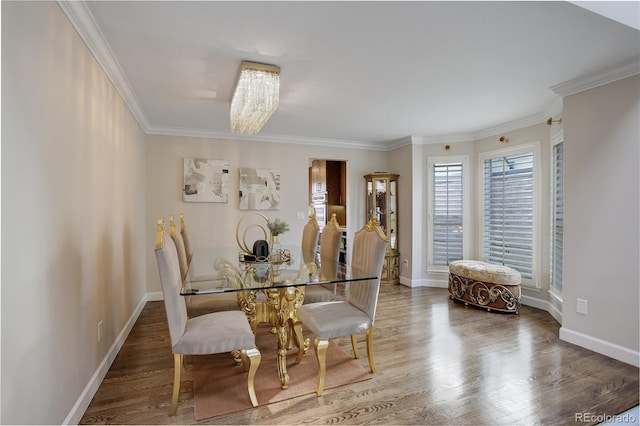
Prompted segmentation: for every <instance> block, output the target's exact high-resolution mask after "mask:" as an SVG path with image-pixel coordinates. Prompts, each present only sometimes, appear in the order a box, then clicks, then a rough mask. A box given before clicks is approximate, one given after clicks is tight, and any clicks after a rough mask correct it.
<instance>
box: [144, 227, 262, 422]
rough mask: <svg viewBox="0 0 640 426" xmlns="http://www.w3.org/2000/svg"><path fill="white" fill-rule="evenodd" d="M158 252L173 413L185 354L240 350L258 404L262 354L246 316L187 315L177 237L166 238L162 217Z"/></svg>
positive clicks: (233, 313) (236, 313)
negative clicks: (171, 361) (171, 367)
mask: <svg viewBox="0 0 640 426" xmlns="http://www.w3.org/2000/svg"><path fill="white" fill-rule="evenodd" d="M155 253H156V260H157V262H158V270H159V272H160V282H161V283H162V295H163V298H164V306H165V311H166V315H167V322H168V323H169V335H170V337H171V351H172V352H173V359H174V376H173V394H172V397H171V406H170V407H169V415H173V414H175V412H176V408H177V406H178V396H179V394H180V376H181V373H182V365H183V359H184V355H209V354H217V353H226V352H232V351H236V350H237V351H240V355H241V359H242V364H243V366H244V368H245V370H246V371H247V372H248V375H247V388H248V391H249V398H250V400H251V404H252V405H253V406H254V407H255V406H257V405H258V400H257V398H256V393H255V389H254V379H255V375H256V370H257V369H258V366H259V365H260V360H261V355H260V351H258V348H257V347H256V342H255V336H254V334H253V332H252V331H251V327H250V326H249V322H248V321H247V318H246V316H245V315H244V313H242V312H241V311H239V310H238V311H226V312H216V313H211V314H207V315H202V316H199V317H197V318H191V319H190V318H188V317H187V310H186V307H185V303H184V300H183V299H184V297H183V296H181V295H180V287H181V286H182V279H181V277H180V266H179V260H178V255H177V251H176V248H175V244H174V243H173V240H172V239H171V238H165V230H164V221H163V220H162V219H160V220H158V224H157V231H156V248H155ZM230 365H231V367H230V368H233V364H230Z"/></svg>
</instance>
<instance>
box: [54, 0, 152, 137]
mask: <svg viewBox="0 0 640 426" xmlns="http://www.w3.org/2000/svg"><path fill="white" fill-rule="evenodd" d="M57 3H58V6H60V8H61V9H62V11H63V12H64V14H65V15H66V16H67V18H68V19H69V21H70V22H71V25H73V27H74V28H75V30H76V31H77V32H78V34H79V35H80V38H81V39H82V41H84V43H85V44H86V46H87V48H88V49H89V51H90V52H91V54H92V55H93V57H94V58H95V59H96V61H98V64H99V65H100V67H101V68H102V69H103V71H104V72H105V74H106V75H107V78H109V80H111V83H112V84H113V85H114V87H115V88H116V90H117V91H118V93H119V94H120V97H122V99H123V100H124V102H125V104H126V105H127V107H129V110H130V111H131V113H132V114H133V116H134V117H135V119H136V121H137V122H138V124H139V125H140V127H141V128H142V130H143V131H144V132H145V133H146V131H147V129H148V128H149V120H148V119H147V116H146V114H145V113H144V110H143V109H142V106H141V105H140V101H139V100H138V97H137V96H136V95H135V93H134V91H133V89H131V85H130V84H129V80H128V79H127V77H126V75H125V74H124V72H123V71H122V68H121V67H120V63H119V62H118V60H117V59H116V57H115V55H114V54H113V52H112V51H111V48H110V47H109V44H108V43H107V42H106V41H105V39H104V36H103V35H102V32H101V31H100V28H98V25H97V24H96V21H95V20H94V19H93V15H92V14H91V12H90V11H89V9H88V8H87V5H86V4H85V2H84V1H62V0H57Z"/></svg>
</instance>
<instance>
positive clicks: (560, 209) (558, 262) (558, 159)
mask: <svg viewBox="0 0 640 426" xmlns="http://www.w3.org/2000/svg"><path fill="white" fill-rule="evenodd" d="M563 145H564V143H563V142H560V143H558V144H556V145H554V147H553V159H552V171H553V176H552V179H553V182H552V185H553V188H552V192H553V206H552V209H553V212H552V216H553V217H552V227H553V237H552V238H553V239H552V245H551V287H552V288H553V289H555V290H556V291H558V292H559V293H562V265H563V240H564V184H563V179H564V166H563V164H564V161H563V155H564V153H563V151H564V148H563Z"/></svg>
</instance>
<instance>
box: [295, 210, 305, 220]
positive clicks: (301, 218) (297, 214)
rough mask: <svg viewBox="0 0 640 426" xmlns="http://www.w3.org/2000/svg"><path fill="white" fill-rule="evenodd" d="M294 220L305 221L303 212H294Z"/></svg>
mask: <svg viewBox="0 0 640 426" xmlns="http://www.w3.org/2000/svg"><path fill="white" fill-rule="evenodd" d="M296 219H298V220H305V219H306V217H305V214H304V212H303V211H297V212H296Z"/></svg>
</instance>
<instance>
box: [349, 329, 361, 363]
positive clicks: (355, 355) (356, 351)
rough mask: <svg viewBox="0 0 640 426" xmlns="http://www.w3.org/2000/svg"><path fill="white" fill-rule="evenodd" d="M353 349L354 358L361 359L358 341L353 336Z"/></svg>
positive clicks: (353, 335)
mask: <svg viewBox="0 0 640 426" xmlns="http://www.w3.org/2000/svg"><path fill="white" fill-rule="evenodd" d="M351 347H352V348H353V357H354V358H356V359H357V358H360V352H358V342H357V341H356V335H355V334H352V335H351Z"/></svg>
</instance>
